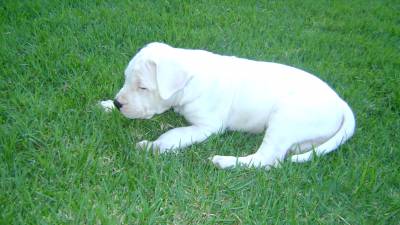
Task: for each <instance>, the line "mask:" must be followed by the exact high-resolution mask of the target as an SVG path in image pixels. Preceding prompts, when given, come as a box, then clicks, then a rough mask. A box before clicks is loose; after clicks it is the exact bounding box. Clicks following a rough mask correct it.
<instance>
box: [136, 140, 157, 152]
mask: <svg viewBox="0 0 400 225" xmlns="http://www.w3.org/2000/svg"><path fill="white" fill-rule="evenodd" d="M152 148H153V142H151V141H147V140H143V141H139V142H138V143H136V149H141V150H146V151H149V150H151V149H152Z"/></svg>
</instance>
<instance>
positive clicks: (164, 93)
mask: <svg viewBox="0 0 400 225" xmlns="http://www.w3.org/2000/svg"><path fill="white" fill-rule="evenodd" d="M150 64H151V66H153V67H154V68H153V69H154V71H156V82H157V88H158V91H159V92H160V96H161V98H162V99H164V100H167V99H169V98H170V97H172V96H173V95H174V94H175V93H176V92H178V91H180V90H182V89H183V88H184V87H185V86H186V84H187V83H188V81H189V80H190V78H191V76H190V75H189V73H187V72H186V71H185V70H184V69H183V68H182V66H181V65H179V64H178V63H176V62H174V60H172V59H165V58H161V59H158V60H156V61H151V62H150Z"/></svg>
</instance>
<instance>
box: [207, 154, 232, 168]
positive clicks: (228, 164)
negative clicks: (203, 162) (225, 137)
mask: <svg viewBox="0 0 400 225" xmlns="http://www.w3.org/2000/svg"><path fill="white" fill-rule="evenodd" d="M209 159H210V160H211V162H212V163H213V164H214V165H215V166H216V167H218V168H220V169H230V168H233V167H235V166H236V163H237V158H236V157H234V156H221V155H215V156H213V157H210V158H209Z"/></svg>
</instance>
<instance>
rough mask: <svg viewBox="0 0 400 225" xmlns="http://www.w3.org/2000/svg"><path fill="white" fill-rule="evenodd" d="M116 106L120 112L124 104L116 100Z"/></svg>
mask: <svg viewBox="0 0 400 225" xmlns="http://www.w3.org/2000/svg"><path fill="white" fill-rule="evenodd" d="M114 105H115V107H116V108H117V109H118V110H119V109H120V108H121V107H122V104H121V103H120V102H119V101H118V100H117V99H115V100H114Z"/></svg>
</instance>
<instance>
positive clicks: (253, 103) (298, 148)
mask: <svg viewBox="0 0 400 225" xmlns="http://www.w3.org/2000/svg"><path fill="white" fill-rule="evenodd" d="M116 100H118V101H119V102H120V103H121V104H122V105H123V106H122V107H121V112H122V114H123V115H124V116H126V117H128V118H151V117H152V116H153V115H154V114H159V113H162V112H164V111H166V110H167V109H169V108H171V107H172V108H174V109H175V111H177V112H178V113H180V114H182V115H183V116H184V117H185V118H186V120H187V121H188V122H189V123H190V124H191V125H190V126H187V127H179V128H175V129H172V130H169V131H168V132H166V133H164V134H163V135H161V136H160V137H159V138H158V139H157V140H155V141H152V142H151V141H146V140H144V141H141V142H139V143H138V144H137V146H138V147H141V148H146V149H157V150H158V151H160V152H161V153H162V152H167V151H171V150H177V149H179V148H184V147H186V146H189V145H192V144H194V143H198V142H202V141H204V140H206V139H207V137H209V136H210V135H211V134H214V133H218V132H223V131H225V130H239V131H247V132H263V131H265V137H264V139H263V142H262V144H261V146H260V147H259V149H258V150H257V151H256V152H255V153H254V154H251V155H248V156H245V157H234V156H218V155H216V156H214V157H211V161H212V162H213V163H214V164H215V165H216V166H218V167H219V168H232V167H235V166H237V165H241V166H246V167H251V166H255V167H265V168H269V167H271V166H276V165H277V164H278V163H279V162H280V161H282V160H283V159H284V158H285V156H286V155H287V154H288V153H289V152H291V153H293V154H295V155H293V156H291V160H292V161H293V162H305V161H308V160H310V158H311V157H312V156H313V154H314V153H315V154H316V155H324V154H326V153H328V152H331V151H333V150H335V149H336V148H337V147H338V146H339V145H340V144H342V143H344V142H345V141H346V140H348V139H349V138H350V137H351V136H352V135H353V133H354V129H355V119H354V115H353V113H352V111H351V109H350V108H349V106H348V105H347V104H346V102H344V101H343V100H342V99H341V98H340V97H339V96H338V95H337V94H336V93H335V92H334V91H333V90H332V89H331V88H330V87H329V86H328V85H327V84H326V83H324V82H323V81H321V80H320V79H318V78H317V77H315V76H313V75H311V74H309V73H307V72H305V71H302V70H300V69H296V68H293V67H290V66H286V65H282V64H277V63H271V62H259V61H253V60H247V59H241V58H236V57H232V56H222V55H218V54H214V53H211V52H207V51H203V50H189V49H179V48H173V47H171V46H168V45H166V44H162V43H151V44H149V45H147V46H145V47H144V48H143V49H142V50H140V51H139V52H138V53H137V54H136V55H135V56H134V57H133V59H132V60H131V61H130V63H129V65H128V67H127V68H126V70H125V84H124V86H123V87H122V89H121V90H120V91H119V93H118V94H117V96H116Z"/></svg>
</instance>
